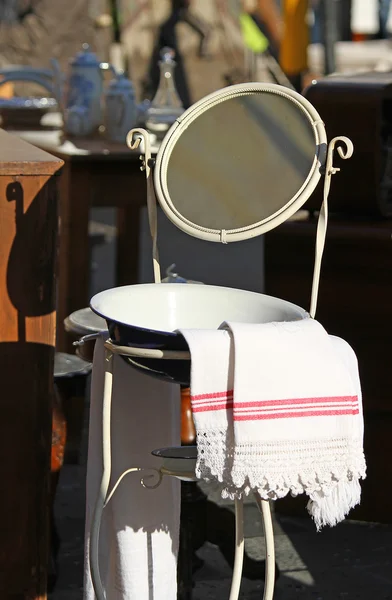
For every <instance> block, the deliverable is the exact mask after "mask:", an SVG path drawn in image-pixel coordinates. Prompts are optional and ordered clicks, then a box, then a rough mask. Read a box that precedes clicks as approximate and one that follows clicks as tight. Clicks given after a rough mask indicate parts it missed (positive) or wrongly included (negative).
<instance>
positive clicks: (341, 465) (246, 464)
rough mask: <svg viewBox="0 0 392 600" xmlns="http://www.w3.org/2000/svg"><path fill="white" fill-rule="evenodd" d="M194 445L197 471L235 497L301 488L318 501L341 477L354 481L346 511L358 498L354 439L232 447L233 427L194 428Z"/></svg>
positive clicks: (361, 461)
mask: <svg viewBox="0 0 392 600" xmlns="http://www.w3.org/2000/svg"><path fill="white" fill-rule="evenodd" d="M197 446H198V459H197V465H196V476H197V477H198V478H200V479H204V480H206V481H209V480H211V479H217V480H218V481H219V482H220V483H221V484H222V489H221V495H222V497H223V498H232V499H234V498H235V497H241V496H242V495H244V494H245V495H247V494H249V493H250V492H251V491H257V492H258V493H259V494H260V496H261V497H262V498H263V499H265V500H276V499H278V498H283V497H284V496H286V495H287V494H289V493H291V494H292V495H293V496H296V495H298V494H302V493H306V494H307V495H308V496H309V498H310V499H311V502H318V501H319V500H320V498H326V497H328V496H329V495H332V494H335V493H336V490H335V488H336V486H337V485H338V484H339V483H342V484H348V485H349V487H353V486H354V487H355V491H354V492H352V490H351V491H350V490H348V491H347V493H346V495H349V496H350V495H352V498H351V500H350V499H349V500H347V503H346V504H347V505H349V507H348V508H346V509H344V510H346V513H345V514H347V512H348V510H350V509H351V508H352V507H353V506H355V505H356V504H357V503H358V502H359V498H360V488H359V485H358V484H357V482H358V480H359V479H364V478H365V477H366V463H365V457H364V454H363V447H362V441H361V440H359V439H357V440H348V439H344V438H341V439H331V440H329V439H328V440H306V441H297V440H296V441H283V442H276V441H275V442H259V443H257V444H255V443H248V444H240V445H238V444H237V445H236V446H235V447H234V444H233V433H232V432H229V433H227V432H222V431H204V432H200V431H199V432H198V434H197ZM334 490H335V491H334ZM353 503H354V504H353ZM311 508H312V507H311V506H309V507H308V509H309V512H312V511H311ZM313 516H314V515H313ZM315 520H316V518H315ZM321 521H322V517H321ZM316 524H317V522H316ZM322 524H323V523H322V522H321V524H320V525H318V527H319V526H320V527H321V526H322Z"/></svg>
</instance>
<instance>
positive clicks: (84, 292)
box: [12, 130, 146, 352]
mask: <svg viewBox="0 0 392 600" xmlns="http://www.w3.org/2000/svg"><path fill="white" fill-rule="evenodd" d="M12 133H14V134H17V135H18V136H19V137H21V138H22V139H24V140H26V141H28V142H30V143H31V144H34V145H35V146H38V147H39V148H42V149H44V150H46V151H48V152H50V153H51V154H53V155H55V156H57V157H59V158H61V159H62V160H63V161H64V163H65V164H64V168H63V174H62V177H61V182H60V190H59V193H60V247H59V260H58V277H59V281H58V300H57V349H58V350H59V351H63V352H67V351H70V349H71V342H70V340H69V337H68V334H66V332H65V331H64V327H63V320H64V318H65V317H67V316H68V315H70V314H71V313H72V312H73V311H75V310H79V309H80V308H84V307H85V306H88V303H89V299H90V298H89V275H90V252H89V237H88V222H89V211H90V208H91V207H114V208H116V209H117V236H118V237H117V264H116V285H126V284H131V283H137V280H138V261H139V221H140V210H141V208H142V207H143V206H146V184H145V175H144V173H143V172H142V171H140V164H141V163H140V159H139V156H140V155H139V152H133V151H131V150H130V149H129V148H127V146H126V145H125V144H124V145H122V144H112V143H108V142H107V141H106V140H104V139H92V140H83V139H77V140H76V139H75V140H72V141H70V140H67V141H63V139H62V134H61V132H60V130H48V131H14V132H12Z"/></svg>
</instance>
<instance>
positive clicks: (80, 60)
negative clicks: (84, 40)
mask: <svg viewBox="0 0 392 600" xmlns="http://www.w3.org/2000/svg"><path fill="white" fill-rule="evenodd" d="M71 65H72V66H73V67H99V65H100V61H99V60H98V58H97V56H96V55H95V54H94V52H91V51H90V46H89V44H83V46H82V50H81V52H78V53H77V55H76V56H75V57H74V58H73V59H72V60H71Z"/></svg>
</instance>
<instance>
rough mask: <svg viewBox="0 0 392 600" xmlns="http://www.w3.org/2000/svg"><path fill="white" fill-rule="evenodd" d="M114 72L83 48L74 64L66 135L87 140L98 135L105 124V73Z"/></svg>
mask: <svg viewBox="0 0 392 600" xmlns="http://www.w3.org/2000/svg"><path fill="white" fill-rule="evenodd" d="M108 68H110V66H109V65H108V64H107V63H101V62H100V61H99V60H98V58H97V56H96V55H95V54H94V53H93V52H91V51H90V48H89V46H88V44H83V50H82V52H79V53H78V54H77V55H76V56H75V58H74V59H73V60H72V61H71V63H70V74H69V78H68V86H67V87H68V92H67V95H66V102H65V110H64V129H65V132H66V133H68V134H70V135H74V136H87V135H90V134H92V133H94V132H95V131H96V130H97V129H98V127H99V126H100V125H101V124H102V120H103V111H102V92H103V77H102V71H103V70H106V69H108Z"/></svg>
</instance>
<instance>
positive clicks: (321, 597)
mask: <svg viewBox="0 0 392 600" xmlns="http://www.w3.org/2000/svg"><path fill="white" fill-rule="evenodd" d="M82 455H84V453H83V452H82ZM84 463H85V460H83V459H82V460H81V464H79V465H66V466H65V467H64V469H63V472H62V477H61V481H60V487H59V490H58V497H57V504H56V519H57V523H58V528H59V532H60V536H61V539H62V547H61V551H60V560H59V568H60V571H59V578H58V581H57V585H56V589H55V591H54V592H53V594H51V596H50V600H81V599H82V585H83V530H84V477H85V466H84ZM211 498H212V499H216V498H217V494H216V493H215V494H214V493H212V495H211ZM226 504H227V503H226ZM228 506H230V505H228ZM274 521H275V536H276V538H275V539H276V553H277V563H278V565H279V568H280V570H281V577H280V579H279V581H278V583H277V586H276V592H275V596H274V598H275V600H297V599H298V600H299V599H301V600H340V599H342V600H354V599H356V600H387V599H392V525H379V524H366V523H359V522H352V521H346V522H345V523H343V524H341V525H339V526H337V527H335V528H333V529H329V530H325V531H323V532H322V533H319V534H317V533H316V531H315V529H314V525H313V523H312V522H311V520H310V518H303V519H299V518H295V519H294V518H288V517H275V519H274ZM245 534H246V538H247V540H246V549H247V552H248V553H249V555H250V556H251V557H252V558H256V559H262V558H263V553H264V539H263V533H262V528H261V522H260V517H259V513H258V511H257V508H256V506H254V505H253V504H251V503H249V504H247V505H246V507H245ZM199 556H200V558H202V559H203V560H204V565H203V566H202V568H201V569H200V570H199V571H198V572H197V573H196V575H195V580H196V585H195V589H194V600H209V599H216V598H222V599H223V598H227V597H228V594H229V587H230V577H231V572H230V569H229V567H228V566H227V564H226V562H225V561H224V559H223V557H222V555H221V554H220V552H219V550H218V549H217V548H216V547H214V546H212V545H209V544H208V545H205V546H204V547H203V548H202V549H201V550H200V551H199ZM262 592H263V585H262V582H261V581H249V580H247V579H243V584H242V589H241V598H242V599H247V600H256V599H261V598H262ZM109 600H110V599H109ZM158 600H159V599H158Z"/></svg>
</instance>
